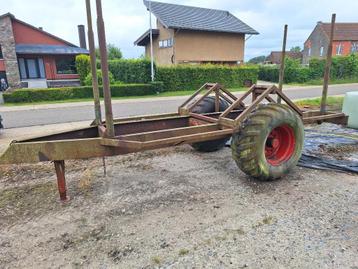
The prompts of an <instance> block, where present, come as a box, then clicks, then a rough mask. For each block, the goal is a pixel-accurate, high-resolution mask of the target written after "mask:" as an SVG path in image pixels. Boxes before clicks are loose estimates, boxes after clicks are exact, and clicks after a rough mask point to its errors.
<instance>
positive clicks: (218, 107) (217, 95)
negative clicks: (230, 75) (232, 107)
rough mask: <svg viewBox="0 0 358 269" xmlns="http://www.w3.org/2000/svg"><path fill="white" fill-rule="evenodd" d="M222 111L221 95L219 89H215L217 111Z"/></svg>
mask: <svg viewBox="0 0 358 269" xmlns="http://www.w3.org/2000/svg"><path fill="white" fill-rule="evenodd" d="M219 111H220V97H219V89H216V90H215V112H219Z"/></svg>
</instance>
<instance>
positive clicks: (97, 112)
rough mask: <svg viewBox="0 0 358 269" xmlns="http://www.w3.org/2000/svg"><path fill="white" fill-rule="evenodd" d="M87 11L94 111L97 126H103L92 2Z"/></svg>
mask: <svg viewBox="0 0 358 269" xmlns="http://www.w3.org/2000/svg"><path fill="white" fill-rule="evenodd" d="M86 11H87V28H88V46H89V51H90V56H91V57H90V58H91V73H92V87H93V99H94V111H95V117H96V120H95V122H96V125H97V126H98V125H100V124H102V115H101V103H100V100H99V89H98V78H97V62H96V48H95V44H94V35H93V27H92V14H91V1H90V0H86Z"/></svg>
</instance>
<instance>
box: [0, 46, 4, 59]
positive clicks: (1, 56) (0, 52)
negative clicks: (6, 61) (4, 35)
mask: <svg viewBox="0 0 358 269" xmlns="http://www.w3.org/2000/svg"><path fill="white" fill-rule="evenodd" d="M3 58H4V57H3V55H2V48H1V45H0V59H3Z"/></svg>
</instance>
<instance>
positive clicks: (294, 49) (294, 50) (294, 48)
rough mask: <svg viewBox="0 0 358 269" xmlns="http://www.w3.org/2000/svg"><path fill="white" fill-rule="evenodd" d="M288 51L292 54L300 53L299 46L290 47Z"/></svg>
mask: <svg viewBox="0 0 358 269" xmlns="http://www.w3.org/2000/svg"><path fill="white" fill-rule="evenodd" d="M290 51H292V52H301V47H300V46H295V47H292V48H291V49H290Z"/></svg>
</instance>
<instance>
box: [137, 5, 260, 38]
mask: <svg viewBox="0 0 358 269" xmlns="http://www.w3.org/2000/svg"><path fill="white" fill-rule="evenodd" d="M144 5H145V6H146V7H147V9H148V10H149V1H146V0H144ZM150 5H151V6H150V9H151V11H152V13H153V14H154V15H155V16H156V17H157V19H158V20H159V21H160V22H161V23H162V24H163V25H164V26H165V27H166V28H172V29H188V30H199V31H212V32H227V33H241V34H254V35H257V34H258V32H257V31H256V30H254V29H253V28H251V27H250V26H248V25H247V24H245V23H244V22H242V21H241V20H239V19H238V18H236V17H235V16H234V15H232V14H231V13H230V12H229V11H225V10H217V9H209V8H200V7H192V6H183V5H176V4H167V3H161V2H152V1H151V2H150Z"/></svg>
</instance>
